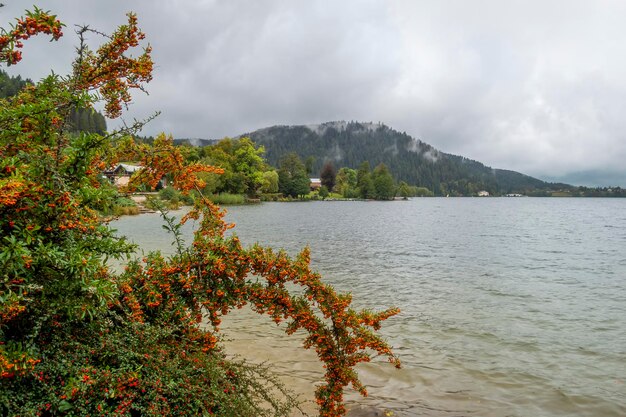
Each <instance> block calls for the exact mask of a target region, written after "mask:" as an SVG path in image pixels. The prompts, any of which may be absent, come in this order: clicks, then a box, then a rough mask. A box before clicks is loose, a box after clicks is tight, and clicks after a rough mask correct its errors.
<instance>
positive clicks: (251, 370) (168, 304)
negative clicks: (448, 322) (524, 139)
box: [0, 9, 399, 417]
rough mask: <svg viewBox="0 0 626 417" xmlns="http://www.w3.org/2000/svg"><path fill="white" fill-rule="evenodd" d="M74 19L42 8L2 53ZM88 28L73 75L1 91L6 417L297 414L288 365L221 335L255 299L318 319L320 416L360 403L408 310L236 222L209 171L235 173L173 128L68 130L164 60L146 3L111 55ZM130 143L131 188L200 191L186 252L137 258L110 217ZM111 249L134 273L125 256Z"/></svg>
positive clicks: (174, 226)
mask: <svg viewBox="0 0 626 417" xmlns="http://www.w3.org/2000/svg"><path fill="white" fill-rule="evenodd" d="M61 28H62V25H61V23H60V22H59V21H58V20H56V18H55V17H54V16H52V15H50V14H49V13H46V12H43V11H41V10H38V9H36V10H35V11H34V12H32V13H29V14H28V15H27V18H25V19H20V20H18V23H17V24H16V25H15V27H14V29H12V30H11V31H9V32H5V31H2V34H1V36H0V62H3V63H8V64H11V65H12V64H16V63H17V62H19V60H20V58H21V54H19V52H20V51H19V50H18V49H19V48H21V45H20V44H18V43H17V42H16V41H17V40H26V39H28V38H29V37H30V36H32V35H33V34H36V33H49V34H51V35H52V36H53V37H54V38H56V39H58V37H60V35H61V32H60V31H61ZM78 33H79V36H80V38H81V42H80V46H79V48H78V57H77V60H76V62H75V63H74V66H73V69H74V71H73V73H72V74H70V75H69V76H67V77H60V76H57V75H54V74H53V75H51V76H48V77H47V78H45V79H44V80H42V81H40V82H39V83H37V84H35V85H33V86H29V87H26V88H25V89H23V90H22V91H21V92H20V93H18V95H17V96H15V97H14V98H12V99H2V100H0V109H1V111H0V232H1V236H0V237H1V239H0V276H2V280H1V281H0V414H1V415H3V416H10V417H13V416H22V415H45V416H56V415H78V416H82V415H120V416H196V415H222V416H227V415H228V416H232V415H237V416H257V415H258V416H270V415H287V413H288V406H289V401H287V402H284V401H281V400H280V399H276V398H274V397H272V396H271V394H270V392H271V391H270V390H271V386H272V376H271V375H268V373H267V372H265V371H264V370H263V369H261V368H258V367H254V366H250V365H246V364H245V363H240V362H236V361H233V360H230V359H228V357H227V356H226V354H225V352H224V351H223V348H222V347H221V345H220V343H219V336H220V333H219V324H220V319H221V317H222V316H223V315H225V314H228V312H229V311H231V310H232V309H235V308H238V307H241V306H244V305H246V304H249V305H250V306H251V308H252V309H253V310H254V311H256V312H258V313H259V314H266V315H268V316H269V317H270V318H271V319H272V320H274V321H276V322H277V323H278V322H281V321H286V322H287V328H286V331H287V333H289V334H293V333H295V332H297V331H298V330H303V331H304V334H305V340H304V344H305V346H306V347H312V348H314V349H315V351H316V353H317V354H318V357H319V358H320V360H321V361H322V362H324V368H325V375H324V382H323V383H322V384H321V385H320V386H319V387H318V389H317V391H316V400H317V404H318V406H319V414H320V416H325V417H331V416H341V415H344V414H345V407H344V405H343V391H344V388H345V387H346V386H347V385H352V386H353V387H354V388H356V389H357V390H359V391H360V392H362V393H365V388H364V387H363V386H362V384H361V383H360V381H359V379H358V376H357V374H356V371H355V370H354V367H355V366H356V365H357V364H358V363H360V362H366V361H369V360H370V359H371V356H372V353H374V354H378V355H384V356H386V357H388V358H389V360H390V361H391V362H393V363H394V364H396V366H399V362H398V360H397V358H396V357H395V356H394V355H393V353H392V352H391V349H390V347H389V346H388V345H387V343H385V342H384V341H383V340H382V339H381V338H380V337H379V336H378V335H377V334H376V333H375V330H377V329H379V328H380V325H381V322H382V321H383V320H385V319H387V318H388V317H391V316H393V315H394V314H396V313H397V312H398V311H397V309H389V310H386V311H383V312H379V313H374V312H371V311H369V310H359V311H357V310H354V309H353V308H352V307H351V296H350V295H349V294H339V293H336V292H335V291H334V290H333V289H332V287H330V286H328V285H326V284H324V283H323V282H322V280H321V277H320V276H319V275H318V274H316V273H314V272H313V271H311V270H310V267H309V263H310V253H309V251H308V249H305V250H303V251H302V253H300V254H299V255H298V256H297V257H296V258H290V257H289V256H288V255H287V254H285V253H284V252H277V251H273V250H271V249H269V248H264V247H261V246H258V245H254V246H251V247H249V248H244V247H243V246H242V245H241V242H240V241H239V240H238V239H237V237H236V236H230V235H226V231H227V230H228V229H229V228H230V226H229V225H228V224H226V223H225V222H224V220H223V216H224V213H223V212H222V211H220V210H219V208H218V207H217V206H215V205H213V204H212V203H211V202H210V201H209V200H207V199H206V198H204V197H203V196H202V193H201V190H202V188H203V187H204V182H203V181H202V179H201V178H200V177H199V174H201V173H210V174H220V173H222V172H223V170H222V169H221V168H219V167H214V166H208V165H204V164H200V163H194V162H187V161H185V158H184V155H183V152H184V150H182V149H181V148H179V147H175V146H174V144H173V140H172V139H171V137H167V136H166V135H164V134H161V135H158V136H157V137H156V138H154V140H153V142H152V143H139V142H137V141H134V140H132V138H130V137H129V136H128V135H129V134H130V133H132V132H133V131H134V130H136V129H139V128H140V127H141V125H142V124H141V123H139V124H137V125H135V126H133V127H130V128H124V129H123V130H119V131H113V132H109V133H107V136H102V135H100V134H98V133H95V132H92V133H86V132H82V133H81V134H78V135H74V134H68V132H67V131H65V130H64V125H65V123H64V119H65V118H67V117H68V116H69V110H70V109H71V108H73V107H76V106H77V107H78V108H85V109H86V108H90V107H91V106H92V105H93V104H94V101H95V100H98V99H100V98H101V99H102V100H104V107H105V109H106V111H107V114H108V115H109V117H113V118H114V117H118V116H119V115H120V114H121V112H122V111H123V108H124V107H125V105H126V104H128V103H129V102H130V97H131V94H130V90H131V89H133V88H144V84H145V83H147V82H148V81H150V79H151V70H152V60H151V58H150V50H149V49H148V48H146V49H145V50H144V52H143V53H140V54H139V55H138V56H132V52H133V51H134V50H135V49H134V48H135V47H137V46H138V45H139V44H140V43H141V41H142V40H143V33H142V32H141V31H140V30H139V28H138V26H137V19H136V17H135V16H134V15H133V14H129V15H128V23H127V24H126V25H122V26H120V28H118V30H116V31H115V32H114V33H113V34H112V35H111V36H110V37H109V38H107V39H108V40H107V41H106V42H105V43H104V44H103V45H102V46H101V47H99V48H98V49H97V51H96V52H92V51H91V50H90V49H89V48H87V46H86V45H85V43H84V41H85V35H86V34H87V33H91V34H95V33H97V32H89V29H88V28H83V29H80V30H79V31H78ZM121 155H123V156H125V157H128V158H131V159H132V160H137V161H140V163H141V165H142V166H143V167H144V168H143V169H141V170H139V171H137V173H135V174H134V175H133V177H132V178H131V180H130V183H129V186H128V189H127V191H132V190H134V189H136V188H137V187H139V186H141V185H142V184H145V185H147V186H149V187H154V186H155V185H156V183H157V182H158V181H159V180H160V179H161V177H162V176H163V175H164V174H166V173H167V174H169V175H170V176H171V177H172V180H173V184H175V186H176V187H177V189H178V190H179V191H180V192H181V193H182V194H187V193H189V192H191V191H192V190H194V191H196V192H198V193H199V195H200V198H199V199H198V201H197V205H196V207H195V208H194V209H193V210H191V211H190V212H189V213H188V214H187V215H186V216H185V217H184V218H183V219H181V221H180V222H177V221H176V220H175V219H174V218H173V217H170V216H169V215H168V214H167V213H166V212H163V218H164V221H165V225H164V226H165V228H166V229H167V230H168V231H169V232H171V233H172V236H173V240H174V244H175V248H176V254H175V255H173V256H170V257H164V256H163V255H162V254H160V253H159V252H154V253H149V254H148V255H146V256H145V257H144V258H142V259H136V260H133V261H129V262H125V261H124V259H128V258H129V257H130V255H131V254H132V253H133V251H134V246H133V245H131V244H129V243H128V242H126V241H125V240H124V239H123V238H120V237H117V236H116V235H115V232H114V230H112V229H111V228H110V227H109V226H108V225H107V223H106V222H103V221H102V218H101V216H100V215H99V214H98V212H97V207H98V206H99V205H100V204H101V203H102V202H105V203H106V202H107V201H110V200H111V199H112V198H114V195H113V194H111V188H110V187H108V186H107V183H106V182H103V181H102V178H101V171H102V170H103V169H104V168H105V167H108V166H111V165H112V164H114V163H115V162H116V161H118V160H119V158H120V156H121ZM190 219H194V220H196V221H197V225H198V226H197V229H196V230H195V233H194V238H193V242H192V243H191V244H189V245H186V244H185V243H184V242H183V240H182V236H181V233H180V228H181V227H182V225H183V224H184V223H185V222H186V221H188V220H190ZM110 258H116V259H118V260H120V262H122V263H123V264H124V265H123V266H124V268H123V272H116V271H115V270H112V269H111V268H110V264H109V262H108V259H110ZM253 277H256V278H255V279H252V278H253ZM294 287H296V290H293V288H294ZM298 287H299V289H297V288H298ZM205 323H208V326H205ZM268 384H269V386H268Z"/></svg>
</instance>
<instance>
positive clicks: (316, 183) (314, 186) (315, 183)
mask: <svg viewBox="0 0 626 417" xmlns="http://www.w3.org/2000/svg"><path fill="white" fill-rule="evenodd" d="M309 180H310V181H311V191H315V190H319V189H320V187H321V186H322V180H321V179H319V178H309Z"/></svg>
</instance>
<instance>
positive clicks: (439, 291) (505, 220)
mask: <svg viewBox="0 0 626 417" xmlns="http://www.w3.org/2000/svg"><path fill="white" fill-rule="evenodd" d="M228 212H229V214H228V216H227V220H228V221H231V222H234V223H236V224H237V227H236V228H235V229H234V231H235V233H237V235H238V236H239V237H240V238H241V240H242V241H243V242H244V243H246V244H250V243H253V242H259V243H262V244H265V245H270V246H273V247H280V248H284V249H286V250H287V251H288V252H290V253H292V254H295V253H297V252H298V250H299V249H301V248H302V247H303V246H305V245H309V246H310V247H311V250H312V264H313V267H314V269H316V270H318V271H319V272H320V273H321V274H322V275H323V276H324V277H325V279H326V280H327V281H328V282H330V283H331V284H332V285H333V286H335V287H336V288H337V289H338V290H341V291H350V292H352V293H353V295H354V300H355V304H356V305H357V306H368V307H374V308H385V307H387V306H394V305H395V306H398V307H400V309H401V310H402V312H401V313H400V314H399V315H398V316H396V317H393V318H391V319H389V320H388V321H387V322H386V323H385V325H384V327H383V330H382V332H383V334H384V335H385V337H386V338H387V339H388V340H389V341H390V342H391V344H392V345H393V346H394V347H395V351H396V353H397V354H398V355H399V357H400V358H401V360H402V362H403V369H401V370H395V369H394V368H393V367H391V366H389V365H388V364H386V363H385V362H380V363H371V364H367V365H365V366H362V367H360V368H359V370H360V374H361V376H362V379H363V380H364V382H365V383H366V384H367V385H368V386H369V392H370V396H369V397H367V398H365V399H362V398H360V397H358V396H357V395H356V394H350V395H348V404H349V405H350V406H353V407H354V406H355V405H356V404H359V405H371V406H374V407H377V408H379V409H386V410H390V411H393V413H394V416H498V417H500V416H520V417H522V416H524V417H526V416H527V417H531V416H532V417H543V416H546V417H547V416H624V415H626V199H558V198H544V199H541V198H424V199H414V200H411V201H395V202H308V203H264V204H260V205H251V206H240V207H229V208H228ZM114 227H116V228H117V229H118V230H119V231H120V234H125V235H127V236H129V237H131V238H133V239H134V240H136V241H137V242H138V243H141V244H142V245H143V246H144V247H147V248H148V249H162V250H164V251H166V252H167V251H169V250H170V248H171V246H170V244H169V237H167V236H166V235H165V234H164V233H163V231H162V230H161V227H160V226H159V218H158V215H142V216H139V217H126V218H122V219H121V220H119V221H117V222H116V223H115V224H114ZM224 327H225V330H226V332H227V334H228V336H229V337H231V339H232V341H231V342H230V343H229V349H231V348H232V349H234V351H236V352H237V353H240V354H242V355H243V356H247V357H253V359H254V358H256V359H259V358H260V359H262V360H270V361H271V362H273V363H275V364H276V365H275V367H276V369H277V370H278V372H279V373H281V374H283V375H284V376H285V377H286V378H288V379H287V381H288V382H287V383H288V384H289V385H290V386H291V387H293V388H294V389H296V390H298V391H303V392H305V393H306V394H307V395H309V394H310V395H311V396H312V392H313V389H314V384H315V383H316V382H317V381H318V380H319V378H320V376H321V375H322V373H321V369H320V368H319V365H317V363H316V360H315V356H314V355H313V354H312V353H311V352H305V354H304V355H301V353H300V351H299V350H298V344H299V343H300V341H299V340H294V339H293V338H289V337H287V336H284V335H283V334H282V333H281V329H280V328H276V327H275V326H274V325H273V324H271V323H270V322H269V321H268V320H266V319H264V318H257V317H253V316H252V314H251V313H246V312H245V311H244V312H242V313H239V315H234V316H233V317H232V318H229V320H227V321H225V326H224Z"/></svg>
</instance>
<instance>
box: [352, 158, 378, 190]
mask: <svg viewBox="0 0 626 417" xmlns="http://www.w3.org/2000/svg"><path fill="white" fill-rule="evenodd" d="M356 185H357V188H358V190H359V196H360V197H361V198H374V195H375V193H376V190H375V188H374V181H372V174H371V173H370V163H369V161H364V162H362V163H361V165H359V170H358V171H357V176H356Z"/></svg>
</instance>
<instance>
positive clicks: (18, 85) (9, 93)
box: [0, 69, 33, 98]
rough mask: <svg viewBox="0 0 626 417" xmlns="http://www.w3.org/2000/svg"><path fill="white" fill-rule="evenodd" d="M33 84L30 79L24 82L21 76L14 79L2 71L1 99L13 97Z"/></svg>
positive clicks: (0, 74) (0, 80) (0, 79)
mask: <svg viewBox="0 0 626 417" xmlns="http://www.w3.org/2000/svg"><path fill="white" fill-rule="evenodd" d="M32 83H33V82H32V81H31V80H30V79H28V78H27V79H25V80H24V79H22V77H21V76H19V75H17V76H15V77H12V76H10V75H9V74H7V73H6V71H3V70H1V69H0V98H7V97H13V96H14V95H16V94H17V93H19V92H20V90H22V88H24V87H26V86H27V85H28V84H32Z"/></svg>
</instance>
